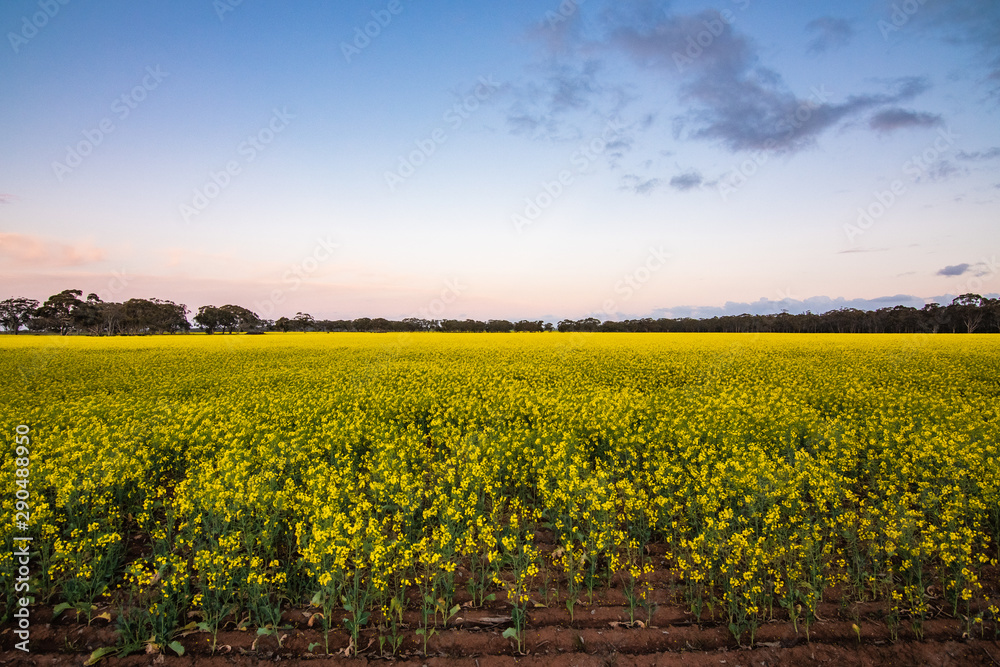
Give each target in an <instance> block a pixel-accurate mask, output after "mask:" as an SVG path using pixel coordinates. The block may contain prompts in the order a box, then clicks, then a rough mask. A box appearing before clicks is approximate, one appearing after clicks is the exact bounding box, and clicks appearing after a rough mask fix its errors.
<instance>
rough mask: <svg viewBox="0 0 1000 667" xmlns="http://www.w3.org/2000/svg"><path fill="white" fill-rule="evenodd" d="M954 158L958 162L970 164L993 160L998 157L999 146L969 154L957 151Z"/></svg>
mask: <svg viewBox="0 0 1000 667" xmlns="http://www.w3.org/2000/svg"><path fill="white" fill-rule="evenodd" d="M955 157H957V158H958V159H959V160H967V161H970V162H978V161H985V160H993V159H996V158H998V157H1000V146H994V147H993V148H990V149H989V150H985V151H972V152H971V153H967V152H965V151H959V153H958V154H957V155H955Z"/></svg>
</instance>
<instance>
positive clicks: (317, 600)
mask: <svg viewBox="0 0 1000 667" xmlns="http://www.w3.org/2000/svg"><path fill="white" fill-rule="evenodd" d="M309 604H311V605H312V606H314V607H319V606H320V605H322V604H323V591H316V595H314V596H313V599H312V600H311V601H310V602H309Z"/></svg>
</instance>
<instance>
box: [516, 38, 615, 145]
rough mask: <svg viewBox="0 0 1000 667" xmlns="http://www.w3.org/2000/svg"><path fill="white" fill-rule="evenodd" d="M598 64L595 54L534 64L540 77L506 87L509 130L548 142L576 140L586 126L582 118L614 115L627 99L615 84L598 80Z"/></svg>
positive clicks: (592, 118)
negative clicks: (536, 65)
mask: <svg viewBox="0 0 1000 667" xmlns="http://www.w3.org/2000/svg"><path fill="white" fill-rule="evenodd" d="M602 66H603V63H602V62H601V61H600V60H598V59H595V58H586V59H583V60H582V61H581V62H561V61H560V60H559V59H558V58H551V59H549V60H548V61H546V62H545V63H544V64H543V65H541V66H540V67H539V70H540V71H541V72H542V74H541V76H538V77H536V78H535V79H533V80H530V81H528V82H526V83H522V84H520V85H512V86H510V87H509V88H508V89H507V90H506V91H505V92H509V93H510V94H511V95H512V97H513V101H512V102H511V104H510V105H509V107H508V109H507V127H508V129H509V130H510V131H511V133H512V134H519V135H525V136H528V137H529V138H532V139H549V140H553V141H569V140H577V139H580V138H581V137H583V136H584V135H585V134H586V133H587V132H588V131H589V130H588V129H585V127H586V126H587V125H588V119H590V120H594V119H604V122H605V123H606V122H607V120H606V119H607V118H611V117H615V116H617V115H618V114H619V112H620V111H621V109H622V108H623V107H624V105H625V104H626V103H627V101H628V95H627V94H626V93H625V91H624V89H623V88H622V87H621V86H618V85H607V84H604V83H603V82H602V80H601V77H600V73H601V69H602Z"/></svg>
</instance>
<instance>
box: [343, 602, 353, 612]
mask: <svg viewBox="0 0 1000 667" xmlns="http://www.w3.org/2000/svg"><path fill="white" fill-rule="evenodd" d="M344 611H346V612H348V613H354V605H353V604H351V603H350V602H345V603H344Z"/></svg>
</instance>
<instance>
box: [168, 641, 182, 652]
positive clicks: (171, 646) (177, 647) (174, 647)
mask: <svg viewBox="0 0 1000 667" xmlns="http://www.w3.org/2000/svg"><path fill="white" fill-rule="evenodd" d="M167 648H169V649H171V650H172V651H173V652H174V653H176V654H177V655H184V647H183V646H181V643H180V642H178V641H172V642H170V643H169V644H167Z"/></svg>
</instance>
